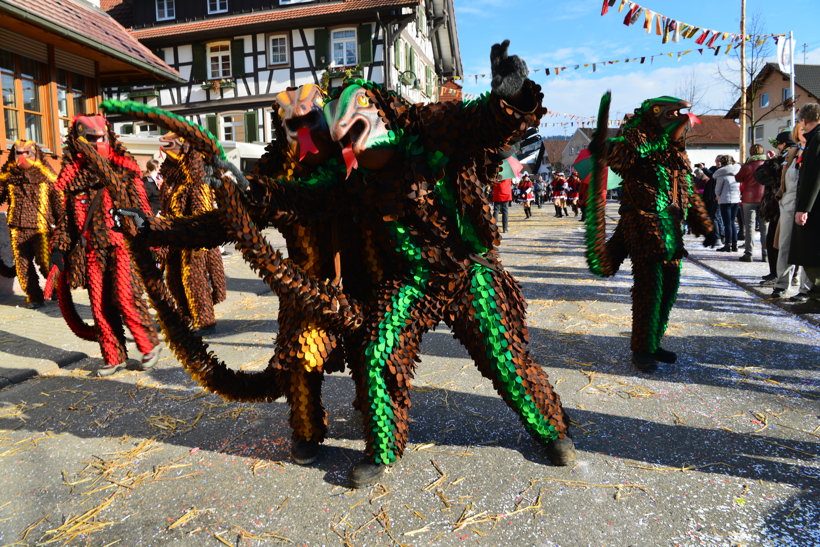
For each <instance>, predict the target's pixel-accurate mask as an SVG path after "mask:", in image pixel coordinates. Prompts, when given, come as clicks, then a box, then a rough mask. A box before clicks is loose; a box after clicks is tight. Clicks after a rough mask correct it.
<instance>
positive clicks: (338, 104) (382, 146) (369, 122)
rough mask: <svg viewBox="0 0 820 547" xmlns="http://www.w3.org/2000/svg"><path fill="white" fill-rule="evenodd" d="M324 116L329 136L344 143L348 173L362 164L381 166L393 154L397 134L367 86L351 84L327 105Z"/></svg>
mask: <svg viewBox="0 0 820 547" xmlns="http://www.w3.org/2000/svg"><path fill="white" fill-rule="evenodd" d="M325 119H326V120H327V125H328V127H329V128H330V137H331V138H332V139H333V140H334V141H336V142H338V143H339V144H340V145H341V146H342V157H343V158H344V161H345V166H346V167H347V176H348V177H349V176H350V173H351V171H353V169H356V168H357V167H359V166H360V165H361V166H362V167H364V168H367V169H380V168H382V167H383V166H384V165H385V164H386V163H387V162H388V161H389V160H390V158H391V157H392V155H393V152H394V150H395V147H394V144H395V142H394V139H395V135H394V134H393V132H391V131H390V130H389V129H388V127H387V124H386V122H385V120H384V119H383V118H382V116H381V114H380V112H379V108H378V106H377V105H376V104H375V103H374V102H373V99H372V98H371V96H370V93H369V92H368V89H367V88H365V87H364V86H362V85H359V84H358V83H350V84H348V85H347V87H345V88H344V89H343V90H342V92H341V93H340V94H339V97H338V98H336V99H333V100H332V101H330V102H328V103H327V104H326V105H325Z"/></svg>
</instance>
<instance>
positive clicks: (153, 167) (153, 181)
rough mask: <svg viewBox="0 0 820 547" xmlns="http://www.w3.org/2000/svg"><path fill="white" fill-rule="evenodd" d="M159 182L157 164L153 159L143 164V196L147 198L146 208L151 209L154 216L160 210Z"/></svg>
mask: <svg viewBox="0 0 820 547" xmlns="http://www.w3.org/2000/svg"><path fill="white" fill-rule="evenodd" d="M160 181H161V177H160V175H159V162H158V161H157V160H153V159H152V160H148V162H147V163H146V164H145V175H143V177H142V183H143V184H144V185H145V194H146V195H147V196H148V206H149V207H151V213H153V214H154V216H156V215H157V213H159V209H160V198H159V187H160V185H161V182H160Z"/></svg>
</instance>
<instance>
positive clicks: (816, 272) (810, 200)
mask: <svg viewBox="0 0 820 547" xmlns="http://www.w3.org/2000/svg"><path fill="white" fill-rule="evenodd" d="M799 118H800V121H801V122H803V127H804V129H805V137H806V149H805V150H804V151H803V157H802V165H801V166H800V175H799V179H798V182H797V203H796V205H795V208H794V210H795V213H794V223H795V226H794V232H793V233H792V244H791V247H790V248H789V262H790V263H791V264H798V265H800V266H803V269H804V270H805V272H806V276H807V277H808V278H809V281H811V282H812V284H813V286H812V288H811V290H810V291H809V292H808V294H807V296H808V300H807V301H806V302H804V303H802V304H798V305H796V306H794V308H793V309H794V311H797V312H800V313H820V243H818V242H820V199H818V193H820V134H819V133H820V103H808V104H805V105H803V107H802V108H800V113H799Z"/></svg>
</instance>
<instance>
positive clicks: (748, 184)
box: [735, 144, 767, 262]
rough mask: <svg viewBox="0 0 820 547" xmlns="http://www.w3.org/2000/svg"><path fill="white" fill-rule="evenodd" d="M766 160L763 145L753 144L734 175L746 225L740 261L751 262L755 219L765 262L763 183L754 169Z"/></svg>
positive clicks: (753, 248) (744, 224) (753, 247)
mask: <svg viewBox="0 0 820 547" xmlns="http://www.w3.org/2000/svg"><path fill="white" fill-rule="evenodd" d="M764 161H766V154H765V151H764V150H763V147H762V146H761V145H759V144H753V145H752V146H751V148H750V149H749V159H748V161H746V163H744V164H743V166H742V167H741V168H740V171H738V173H737V175H735V179H737V181H738V182H739V183H740V201H741V204H742V205H741V207H742V209H743V226H745V227H746V239H745V240H744V242H743V255H741V257H740V258H739V259H738V260H740V261H741V262H751V261H752V255H754V250H755V237H754V232H755V230H754V227H755V221H757V223H759V224H760V245H761V247H762V252H761V255H762V258H763V262H766V256H767V254H766V222H765V221H764V220H763V219H762V218H760V201H761V200H762V199H763V185H762V184H760V183H759V182H757V179H755V175H754V174H755V171H757V169H758V168H759V167H760V166H761V165H763V162H764Z"/></svg>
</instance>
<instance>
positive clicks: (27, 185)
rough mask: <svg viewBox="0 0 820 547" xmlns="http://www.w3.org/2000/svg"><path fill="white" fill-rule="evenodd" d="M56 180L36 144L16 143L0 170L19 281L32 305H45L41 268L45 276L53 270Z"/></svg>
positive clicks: (1, 199)
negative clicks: (50, 241)
mask: <svg viewBox="0 0 820 547" xmlns="http://www.w3.org/2000/svg"><path fill="white" fill-rule="evenodd" d="M56 179H57V175H55V174H54V171H52V170H51V168H50V167H49V166H48V165H46V163H45V159H44V157H43V152H42V151H41V150H40V147H39V146H37V144H36V143H35V142H34V141H22V140H17V141H15V142H14V145H13V146H12V148H11V152H10V153H9V158H8V160H7V161H6V163H5V165H3V167H2V169H0V204H2V203H5V202H6V201H8V202H9V210H8V224H9V231H10V232H11V249H12V253H13V254H14V264H15V268H16V273H17V278H18V279H19V280H20V288H21V289H23V292H24V293H26V300H27V301H28V303H29V304H31V305H32V306H40V305H42V304H43V290H42V289H41V288H40V280H39V279H38V277H37V267H39V268H40V272H41V273H42V274H43V277H46V276H47V275H48V269H49V267H50V259H49V244H48V238H49V233H50V232H51V227H52V226H53V225H54V222H55V217H57V216H59V206H60V199H59V195H58V193H57V192H56V191H55V190H54V181H55V180H56Z"/></svg>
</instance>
